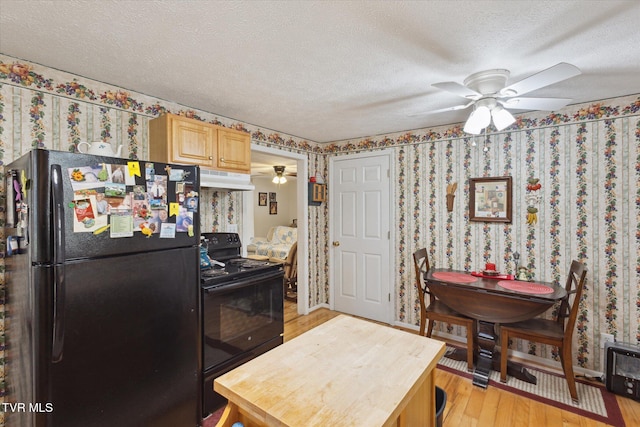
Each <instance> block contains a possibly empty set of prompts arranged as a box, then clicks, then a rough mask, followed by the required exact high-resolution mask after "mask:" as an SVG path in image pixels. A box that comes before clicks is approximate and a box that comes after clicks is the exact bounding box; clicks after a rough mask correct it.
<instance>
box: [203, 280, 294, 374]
mask: <svg viewBox="0 0 640 427" xmlns="http://www.w3.org/2000/svg"><path fill="white" fill-rule="evenodd" d="M283 274H284V273H283V272H282V270H281V269H278V270H274V271H270V272H265V273H262V274H256V275H254V276H250V277H245V278H241V279H238V280H235V281H232V282H230V283H227V284H223V285H220V286H217V287H203V290H202V304H203V305H202V311H203V333H204V339H203V345H204V360H203V362H204V363H203V367H204V369H205V370H208V369H211V368H213V367H218V368H223V366H221V365H227V364H233V363H234V362H235V361H236V359H240V358H242V357H243V354H244V353H246V352H249V351H251V350H252V349H253V348H255V347H258V346H260V345H262V344H263V343H266V342H267V341H269V340H272V339H274V338H277V337H280V338H282V335H283V333H284V297H283V291H284V286H283V283H282V280H283Z"/></svg>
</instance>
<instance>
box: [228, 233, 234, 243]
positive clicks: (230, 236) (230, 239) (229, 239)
mask: <svg viewBox="0 0 640 427" xmlns="http://www.w3.org/2000/svg"><path fill="white" fill-rule="evenodd" d="M232 241H233V236H232V235H231V234H229V235H228V236H227V242H229V243H231V242H232Z"/></svg>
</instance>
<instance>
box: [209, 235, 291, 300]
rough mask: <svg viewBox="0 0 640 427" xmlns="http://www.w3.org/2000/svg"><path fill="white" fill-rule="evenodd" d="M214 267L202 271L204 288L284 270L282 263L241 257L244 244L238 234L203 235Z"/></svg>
mask: <svg viewBox="0 0 640 427" xmlns="http://www.w3.org/2000/svg"><path fill="white" fill-rule="evenodd" d="M201 236H202V237H203V242H202V245H203V246H204V247H206V248H207V253H208V255H209V258H210V259H211V260H212V266H211V267H209V268H204V269H201V270H200V281H201V284H202V286H203V287H207V288H211V287H218V286H224V285H225V284H229V283H232V282H234V281H237V280H240V279H244V278H247V277H251V276H257V275H262V274H265V273H271V272H273V271H276V270H283V266H282V263H280V262H273V261H268V260H264V261H263V260H256V259H250V258H243V257H241V256H240V252H241V249H242V243H241V242H240V236H239V235H238V234H237V233H201Z"/></svg>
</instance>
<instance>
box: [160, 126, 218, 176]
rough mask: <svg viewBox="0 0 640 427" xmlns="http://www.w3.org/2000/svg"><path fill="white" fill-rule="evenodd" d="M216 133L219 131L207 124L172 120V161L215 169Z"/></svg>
mask: <svg viewBox="0 0 640 427" xmlns="http://www.w3.org/2000/svg"><path fill="white" fill-rule="evenodd" d="M216 132H217V130H216V129H215V128H214V127H213V126H211V125H210V124H207V123H202V124H200V123H195V122H192V121H182V120H180V119H173V120H171V141H172V142H171V146H172V154H173V156H172V159H171V161H173V162H175V163H184V164H188V165H200V166H209V167H213V165H214V160H213V159H214V157H215V154H216V153H215V152H214V150H215V141H216Z"/></svg>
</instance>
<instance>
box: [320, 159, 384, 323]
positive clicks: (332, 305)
mask: <svg viewBox="0 0 640 427" xmlns="http://www.w3.org/2000/svg"><path fill="white" fill-rule="evenodd" d="M366 157H387V158H388V159H389V199H390V201H391V203H389V254H390V255H391V260H390V261H391V264H390V266H389V277H388V280H389V294H390V298H389V306H388V308H389V309H388V312H387V323H389V324H393V322H394V321H395V306H396V286H395V285H396V284H395V281H394V274H393V272H394V271H395V270H396V259H395V256H394V254H395V252H394V242H395V234H396V233H395V227H394V225H395V223H396V217H395V209H394V208H393V205H394V200H395V199H396V195H395V186H394V185H393V182H394V180H395V151H394V150H393V149H391V148H386V149H384V150H377V151H367V152H361V153H355V154H346V155H339V156H331V157H330V158H329V171H328V175H329V177H331V176H333V175H332V174H333V168H334V167H335V162H336V161H340V160H357V159H363V158H366ZM328 182H329V184H331V180H330V179H329V180H328ZM334 197H335V192H333V191H329V240H328V242H327V246H328V247H329V248H331V247H332V246H331V244H332V243H331V242H333V241H335V235H334V231H335V230H334V225H333V224H335V222H336V221H335V215H336V212H335V208H334V207H335V206H336V201H335V200H334ZM333 257H334V251H332V250H331V249H329V308H330V309H331V310H334V309H335V284H336V278H335V275H336V271H335V268H334V265H335V261H334V259H333Z"/></svg>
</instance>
